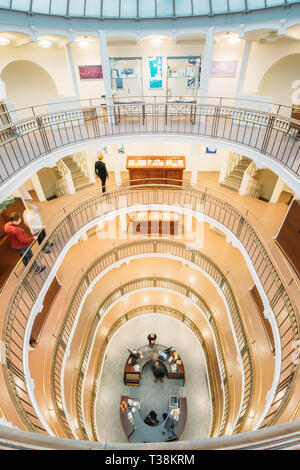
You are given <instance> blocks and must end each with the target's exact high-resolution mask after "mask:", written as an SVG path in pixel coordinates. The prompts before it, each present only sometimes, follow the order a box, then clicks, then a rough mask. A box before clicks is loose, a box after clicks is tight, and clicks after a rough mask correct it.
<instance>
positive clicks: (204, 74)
mask: <svg viewBox="0 0 300 470" xmlns="http://www.w3.org/2000/svg"><path fill="white" fill-rule="evenodd" d="M213 48H214V27H213V26H210V27H209V28H208V29H207V35H206V41H205V49H204V59H203V65H202V70H201V97H202V96H204V97H206V96H207V95H208V87H209V78H210V69H211V61H212V54H213ZM200 102H201V103H203V102H204V100H203V99H201V101H200Z"/></svg>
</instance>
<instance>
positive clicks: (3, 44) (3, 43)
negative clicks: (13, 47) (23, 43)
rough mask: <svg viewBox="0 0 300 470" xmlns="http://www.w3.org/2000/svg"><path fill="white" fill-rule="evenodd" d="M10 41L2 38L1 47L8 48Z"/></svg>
mask: <svg viewBox="0 0 300 470" xmlns="http://www.w3.org/2000/svg"><path fill="white" fill-rule="evenodd" d="M9 43H10V40H9V39H7V38H4V37H0V46H6V44H9Z"/></svg>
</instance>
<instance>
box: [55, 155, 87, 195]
mask: <svg viewBox="0 0 300 470" xmlns="http://www.w3.org/2000/svg"><path fill="white" fill-rule="evenodd" d="M62 160H63V162H64V163H65V164H66V165H67V167H68V168H69V170H70V172H71V177H72V180H73V183H74V188H75V191H80V190H81V189H84V188H87V187H88V186H92V185H93V183H91V182H90V181H89V179H88V178H87V177H86V176H85V174H84V173H83V171H82V170H81V168H80V166H79V165H77V163H76V162H75V161H74V160H73V158H72V157H64V158H62Z"/></svg>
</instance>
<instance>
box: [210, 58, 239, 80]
mask: <svg viewBox="0 0 300 470" xmlns="http://www.w3.org/2000/svg"><path fill="white" fill-rule="evenodd" d="M237 64H238V62H237V60H213V61H212V63H211V69H210V75H214V76H215V77H235V75H236V70H237Z"/></svg>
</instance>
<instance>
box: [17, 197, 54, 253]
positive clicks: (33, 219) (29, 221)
mask: <svg viewBox="0 0 300 470" xmlns="http://www.w3.org/2000/svg"><path fill="white" fill-rule="evenodd" d="M23 220H24V222H25V224H26V225H27V227H29V229H30V231H31V233H32V235H33V236H34V237H37V241H38V244H39V245H40V244H41V243H42V241H43V240H44V238H45V237H46V230H45V225H44V224H43V220H42V217H41V214H40V208H39V206H38V205H37V204H33V203H28V204H27V209H25V211H24V212H23ZM51 246H53V243H48V242H47V243H45V246H44V247H43V251H44V252H45V253H51V249H50V247H51Z"/></svg>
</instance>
